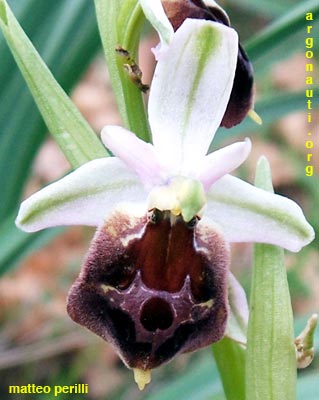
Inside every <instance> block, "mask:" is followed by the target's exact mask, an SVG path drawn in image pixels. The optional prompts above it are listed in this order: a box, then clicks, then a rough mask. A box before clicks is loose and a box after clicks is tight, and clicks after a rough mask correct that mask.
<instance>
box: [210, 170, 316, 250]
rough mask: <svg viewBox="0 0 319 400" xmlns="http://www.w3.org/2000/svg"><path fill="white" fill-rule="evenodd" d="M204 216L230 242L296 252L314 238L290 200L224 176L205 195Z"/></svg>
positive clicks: (309, 227) (303, 218)
mask: <svg viewBox="0 0 319 400" xmlns="http://www.w3.org/2000/svg"><path fill="white" fill-rule="evenodd" d="M206 196H207V210H206V212H205V216H204V217H207V218H209V219H210V220H211V221H214V222H215V223H217V224H218V225H219V226H220V227H221V229H222V231H223V233H224V235H225V238H226V240H228V241H229V242H261V243H270V244H274V245H278V246H281V247H283V248H286V249H288V250H290V251H294V252H297V251H299V250H300V249H301V248H302V247H303V246H305V245H306V244H308V243H310V242H311V241H312V240H313V238H314V231H313V229H312V227H311V226H310V225H309V224H308V222H307V221H306V219H305V217H304V215H303V212H302V210H301V208H300V207H299V206H298V205H297V204H296V203H295V202H293V201H292V200H290V199H287V198H286V197H283V196H279V195H276V194H273V193H269V192H266V191H264V190H262V189H258V188H256V187H254V186H253V185H250V184H249V183H247V182H244V181H242V180H241V179H238V178H235V177H233V176H230V175H226V176H224V177H223V178H221V179H220V180H219V181H217V182H216V183H215V184H214V185H213V186H212V187H211V188H210V189H209V191H208V192H207V193H206Z"/></svg>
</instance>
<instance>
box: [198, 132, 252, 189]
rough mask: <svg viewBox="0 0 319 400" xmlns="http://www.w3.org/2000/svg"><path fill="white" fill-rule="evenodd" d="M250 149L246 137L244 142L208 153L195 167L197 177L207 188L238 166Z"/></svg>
mask: <svg viewBox="0 0 319 400" xmlns="http://www.w3.org/2000/svg"><path fill="white" fill-rule="evenodd" d="M250 150H251V141H250V140H249V139H248V138H246V139H245V141H244V142H237V143H233V144H231V145H229V146H226V147H223V148H222V149H219V150H217V151H214V152H213V153H210V154H208V155H207V156H206V157H204V158H203V159H202V162H201V163H200V164H199V166H198V167H197V176H196V177H197V179H199V180H200V181H201V182H202V184H203V186H204V189H205V190H208V189H209V188H210V187H211V185H212V184H213V183H215V182H216V181H217V180H218V179H220V178H221V177H223V176H224V175H226V174H228V173H230V172H232V171H233V170H234V169H236V168H237V167H239V166H240V165H241V164H242V163H243V162H244V161H245V160H246V158H247V157H248V155H249V153H250Z"/></svg>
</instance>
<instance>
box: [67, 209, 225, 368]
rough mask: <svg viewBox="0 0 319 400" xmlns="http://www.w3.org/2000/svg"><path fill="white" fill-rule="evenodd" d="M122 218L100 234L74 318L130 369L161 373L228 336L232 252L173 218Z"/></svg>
mask: <svg viewBox="0 0 319 400" xmlns="http://www.w3.org/2000/svg"><path fill="white" fill-rule="evenodd" d="M154 211H155V214H156V217H154V218H150V217H149V216H147V215H145V216H142V217H132V216H131V215H130V214H129V213H126V212H123V211H116V212H114V213H113V214H112V216H111V217H110V218H109V220H108V221H107V222H106V224H105V225H104V226H103V227H102V228H101V229H100V230H98V231H97V233H96V236H95V238H94V240H93V242H92V245H91V248H90V250H89V254H88V257H87V260H86V262H85V264H84V266H83V269H82V272H81V273H80V276H79V277H78V279H77V280H76V282H75V283H74V285H73V286H72V288H71V290H70V293H69V297H68V313H69V315H70V316H71V318H72V319H73V320H74V321H76V322H78V323H79V324H81V325H84V326H85V327H87V328H88V329H90V330H91V331H93V332H94V333H96V334H97V335H99V336H101V337H102V338H103V339H105V340H107V341H108V342H110V343H112V344H113V345H114V346H115V348H116V349H117V351H118V353H119V355H120V356H121V358H122V359H123V361H124V362H125V364H126V365H127V366H128V367H130V368H139V369H143V370H147V369H152V368H155V367H157V366H159V365H161V364H162V363H165V362H167V361H169V360H170V359H171V358H172V357H174V356H175V355H176V354H177V353H180V352H188V351H193V350H196V349H198V348H200V347H203V346H207V345H209V344H210V343H212V342H215V341H217V340H219V339H221V337H222V336H223V335H224V332H225V328H226V321H227V316H228V303H227V271H228V264H229V252H228V246H227V245H226V243H225V242H224V239H223V238H222V236H221V235H220V234H219V233H218V232H217V231H216V230H214V229H212V228H211V227H208V226H206V225H204V224H203V223H202V222H200V223H198V224H194V225H193V224H192V225H193V226H192V227H191V228H190V227H189V226H188V225H187V224H186V223H185V222H184V221H183V219H182V217H175V216H172V215H171V214H170V212H168V211H165V212H161V211H159V210H153V213H154Z"/></svg>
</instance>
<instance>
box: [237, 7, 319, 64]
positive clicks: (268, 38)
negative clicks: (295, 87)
mask: <svg viewBox="0 0 319 400" xmlns="http://www.w3.org/2000/svg"><path fill="white" fill-rule="evenodd" d="M308 12H312V13H313V18H314V21H315V20H316V19H318V16H319V3H318V1H317V0H309V1H307V2H302V3H299V4H298V5H297V6H296V7H294V8H293V9H292V10H291V11H290V12H288V13H286V14H285V15H284V16H282V17H281V18H280V19H278V20H277V21H275V22H274V23H273V24H271V25H269V26H267V28H265V29H264V30H263V31H262V32H260V33H259V34H258V35H256V36H254V37H253V38H252V39H251V40H249V41H248V42H246V43H245V49H246V51H247V53H248V55H249V57H250V59H251V60H252V61H256V60H257V59H258V58H259V57H261V56H262V55H264V54H265V53H267V52H268V51H269V50H270V49H272V48H273V47H275V46H278V45H279V43H282V42H284V41H286V40H287V37H289V36H290V35H292V34H294V33H295V32H296V31H297V30H299V29H302V28H304V27H305V25H306V20H305V15H306V13H308Z"/></svg>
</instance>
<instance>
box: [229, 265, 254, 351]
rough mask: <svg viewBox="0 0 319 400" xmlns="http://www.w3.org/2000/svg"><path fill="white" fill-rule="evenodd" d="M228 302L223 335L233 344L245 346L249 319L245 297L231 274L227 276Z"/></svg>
mask: <svg viewBox="0 0 319 400" xmlns="http://www.w3.org/2000/svg"><path fill="white" fill-rule="evenodd" d="M228 301H229V307H230V314H229V319H228V321H227V327H226V332H225V335H226V336H227V337H229V338H230V339H232V340H234V341H235V342H238V343H241V344H243V345H245V344H246V342H247V324H248V317H249V309H248V303H247V297H246V293H245V291H244V289H243V288H242V286H241V284H240V283H239V282H238V281H237V279H236V278H235V276H234V275H233V274H232V273H231V272H229V274H228Z"/></svg>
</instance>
